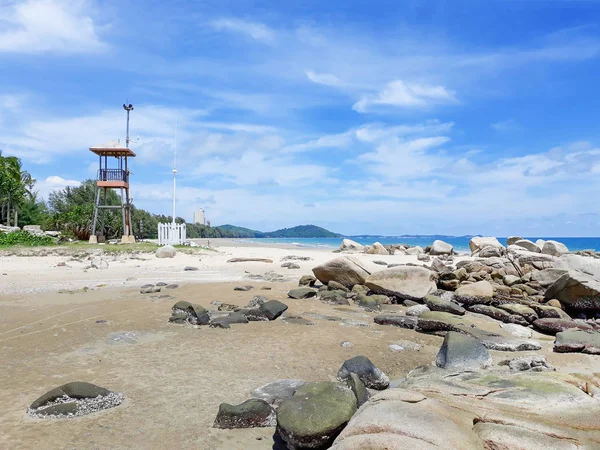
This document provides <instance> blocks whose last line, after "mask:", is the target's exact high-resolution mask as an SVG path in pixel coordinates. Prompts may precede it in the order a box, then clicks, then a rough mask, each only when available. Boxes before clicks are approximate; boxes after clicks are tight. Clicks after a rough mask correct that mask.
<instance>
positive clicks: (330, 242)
mask: <svg viewBox="0 0 600 450" xmlns="http://www.w3.org/2000/svg"><path fill="white" fill-rule="evenodd" d="M471 238H472V236H460V237H456V236H409V237H407V236H348V239H352V240H353V241H355V242H358V243H359V244H362V245H373V243H375V242H379V243H381V244H383V245H391V244H408V245H411V246H414V245H419V246H421V247H423V248H425V247H427V246H428V245H431V243H432V242H433V241H435V240H436V239H441V240H442V241H444V242H447V243H449V244H451V245H452V246H453V247H454V250H455V251H456V252H459V253H460V252H469V251H470V250H469V241H470V240H471ZM343 239H344V238H262V239H239V240H240V241H250V242H262V243H273V244H289V245H295V246H298V247H312V248H324V249H332V250H333V249H336V248H340V245H341V244H342V240H343ZM524 239H529V240H530V241H533V242H535V241H537V240H538V239H543V240H545V241H548V240H553V241H558V242H562V243H563V244H565V245H566V246H567V247H568V248H569V250H570V251H572V252H573V251H579V250H594V251H600V237H526V238H524ZM498 240H499V241H500V242H501V243H502V244H505V245H506V238H498Z"/></svg>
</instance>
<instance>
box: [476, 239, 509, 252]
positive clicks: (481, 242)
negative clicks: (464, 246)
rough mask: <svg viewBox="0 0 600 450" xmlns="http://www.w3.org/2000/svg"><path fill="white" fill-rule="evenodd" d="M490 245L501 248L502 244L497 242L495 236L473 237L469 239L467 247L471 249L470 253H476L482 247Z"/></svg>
mask: <svg viewBox="0 0 600 450" xmlns="http://www.w3.org/2000/svg"><path fill="white" fill-rule="evenodd" d="M487 246H492V247H496V248H499V249H503V248H504V246H503V245H502V244H501V243H500V242H498V239H496V238H495V237H474V238H472V239H471V240H470V241H469V248H470V249H471V254H475V253H478V252H479V250H481V249H482V248H484V247H487Z"/></svg>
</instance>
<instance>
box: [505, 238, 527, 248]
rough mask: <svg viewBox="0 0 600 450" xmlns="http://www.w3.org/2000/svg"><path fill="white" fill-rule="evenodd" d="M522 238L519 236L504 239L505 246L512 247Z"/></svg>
mask: <svg viewBox="0 0 600 450" xmlns="http://www.w3.org/2000/svg"><path fill="white" fill-rule="evenodd" d="M522 239H523V238H522V237H520V236H510V237H509V238H507V239H506V245H507V246H508V245H513V244H514V243H515V242H517V241H520V240H522Z"/></svg>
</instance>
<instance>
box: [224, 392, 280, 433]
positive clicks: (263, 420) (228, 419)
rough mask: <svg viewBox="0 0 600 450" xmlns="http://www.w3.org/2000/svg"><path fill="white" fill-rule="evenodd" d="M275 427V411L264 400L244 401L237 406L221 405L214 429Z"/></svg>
mask: <svg viewBox="0 0 600 450" xmlns="http://www.w3.org/2000/svg"><path fill="white" fill-rule="evenodd" d="M274 425H275V410H274V409H273V407H272V406H271V405H269V404H268V403H267V402H265V401H264V400H259V399H256V398H253V399H250V400H246V401H245V402H244V403H241V404H239V405H230V404H229V403H221V404H220V405H219V412H218V413H217V418H216V419H215V423H214V425H213V426H214V427H215V428H228V429H229V428H254V427H272V426H274Z"/></svg>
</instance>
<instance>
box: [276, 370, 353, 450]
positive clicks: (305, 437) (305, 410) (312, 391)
mask: <svg viewBox="0 0 600 450" xmlns="http://www.w3.org/2000/svg"><path fill="white" fill-rule="evenodd" d="M356 404H357V399H356V396H355V395H354V393H353V392H352V389H350V388H349V387H348V386H347V385H346V384H343V383H332V382H319V383H309V384H306V385H304V386H302V387H300V388H299V389H298V390H296V392H295V394H294V396H293V397H290V398H287V399H285V400H284V401H283V402H282V403H281V405H280V406H279V409H278V410H277V431H278V433H279V435H280V436H281V438H282V439H283V440H284V441H285V442H286V444H287V446H288V448H290V449H305V448H316V449H321V448H329V447H330V446H331V443H332V442H333V440H334V439H335V438H336V437H337V436H338V434H339V433H340V432H341V431H342V430H343V429H344V427H345V426H346V424H347V423H348V421H349V420H350V419H351V418H352V416H353V415H354V413H355V412H356Z"/></svg>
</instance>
